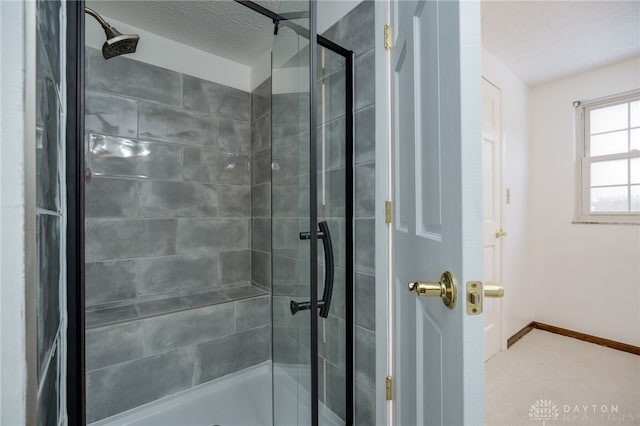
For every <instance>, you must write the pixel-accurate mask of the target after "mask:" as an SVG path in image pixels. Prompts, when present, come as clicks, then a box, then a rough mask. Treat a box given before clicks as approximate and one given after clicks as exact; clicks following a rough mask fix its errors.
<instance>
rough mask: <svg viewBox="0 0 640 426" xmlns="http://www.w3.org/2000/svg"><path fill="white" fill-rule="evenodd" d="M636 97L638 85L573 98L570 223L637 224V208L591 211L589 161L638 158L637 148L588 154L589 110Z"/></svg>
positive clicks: (639, 93) (639, 219) (638, 97)
mask: <svg viewBox="0 0 640 426" xmlns="http://www.w3.org/2000/svg"><path fill="white" fill-rule="evenodd" d="M635 100H640V89H638V90H633V91H629V92H624V93H619V94H616V95H611V96H607V97H603V98H598V99H593V100H588V101H576V102H574V103H573V106H574V107H575V124H576V195H577V196H576V215H575V220H574V221H573V223H593V224H635V225H640V212H633V213H632V212H619V213H617V212H592V211H591V190H590V189H591V167H590V166H591V162H592V161H593V160H598V161H603V160H619V159H629V158H640V151H635V150H634V151H631V152H626V153H622V154H610V155H603V156H598V157H590V156H589V153H590V147H589V140H590V138H589V136H590V133H591V132H590V131H589V129H590V125H589V112H590V111H591V110H593V109H598V108H602V107H605V106H612V105H617V104H621V103H626V102H632V101H635Z"/></svg>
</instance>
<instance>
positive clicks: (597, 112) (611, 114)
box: [590, 104, 629, 135]
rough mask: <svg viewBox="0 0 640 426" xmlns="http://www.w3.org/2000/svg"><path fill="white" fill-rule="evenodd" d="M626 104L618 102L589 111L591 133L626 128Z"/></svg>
mask: <svg viewBox="0 0 640 426" xmlns="http://www.w3.org/2000/svg"><path fill="white" fill-rule="evenodd" d="M628 105H629V104H620V105H613V106H610V107H606V108H600V109H594V110H592V111H591V116H590V122H591V134H592V135H593V134H595V133H601V132H610V131H612V130H620V129H624V128H627V127H628V126H627V124H628V123H629V120H627V118H628V116H627V113H628V110H627V108H628Z"/></svg>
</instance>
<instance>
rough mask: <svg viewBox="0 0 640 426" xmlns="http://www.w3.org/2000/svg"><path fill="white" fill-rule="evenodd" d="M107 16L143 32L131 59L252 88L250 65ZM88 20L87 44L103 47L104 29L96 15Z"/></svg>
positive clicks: (119, 25) (114, 22)
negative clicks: (96, 19) (97, 20)
mask: <svg viewBox="0 0 640 426" xmlns="http://www.w3.org/2000/svg"><path fill="white" fill-rule="evenodd" d="M103 18H104V19H105V20H106V21H107V22H109V23H110V24H111V25H113V26H114V27H116V28H117V29H118V31H120V32H122V33H135V34H139V35H140V41H139V42H138V49H137V50H136V52H135V53H132V54H130V55H127V57H129V58H131V59H135V60H137V61H140V62H145V63H148V64H152V65H156V66H159V67H162V68H166V69H170V70H173V71H177V72H181V73H184V74H188V75H191V76H194V77H199V78H202V79H204V80H208V81H213V82H216V83H219V84H223V85H225V86H229V87H234V88H236V89H240V90H244V91H245V92H249V91H251V68H250V67H248V66H246V65H243V64H239V63H237V62H233V61H230V60H228V59H226V58H222V57H220V56H216V55H212V54H210V53H207V52H204V51H202V50H199V49H196V48H193V47H191V46H187V45H186V44H182V43H178V42H177V41H173V40H170V39H168V38H165V37H162V36H160V35H157V34H154V33H150V32H148V31H145V30H142V29H140V28H136V27H133V26H131V25H129V24H126V23H124V22H120V21H118V20H115V19H112V18H110V17H108V16H103ZM86 20H87V21H86V22H87V24H86V26H85V27H86V30H85V43H86V44H87V46H90V47H93V48H95V49H101V48H102V44H103V43H104V41H105V35H104V31H103V30H102V28H101V27H100V25H99V24H98V22H96V21H95V19H93V18H92V17H90V16H87V17H86Z"/></svg>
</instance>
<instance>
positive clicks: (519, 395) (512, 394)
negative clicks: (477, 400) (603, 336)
mask: <svg viewBox="0 0 640 426" xmlns="http://www.w3.org/2000/svg"><path fill="white" fill-rule="evenodd" d="M485 380H486V383H485V385H486V424H487V425H489V426H516V425H526V426H536V425H542V426H574V425H589V426H593V425H598V426H608V425H629V426H630V425H640V356H638V355H632V354H629V353H626V352H621V351H617V350H614V349H609V348H605V347H603V346H598V345H594V344H592V343H587V342H583V341H580V340H576V339H572V338H569V337H564V336H559V335H557V334H552V333H548V332H545V331H540V330H533V331H531V332H530V333H529V334H527V335H526V336H525V337H523V338H522V339H521V340H520V341H518V342H517V343H515V344H514V345H513V346H512V347H511V348H510V349H509V350H506V351H502V352H499V353H498V354H496V355H495V356H494V357H493V358H491V359H490V360H489V361H487V363H486V379H485Z"/></svg>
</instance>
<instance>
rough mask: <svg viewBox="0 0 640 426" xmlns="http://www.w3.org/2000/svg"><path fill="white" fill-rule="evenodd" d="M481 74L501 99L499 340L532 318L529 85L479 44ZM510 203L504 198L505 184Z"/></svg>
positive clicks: (504, 343) (507, 336) (506, 337)
mask: <svg viewBox="0 0 640 426" xmlns="http://www.w3.org/2000/svg"><path fill="white" fill-rule="evenodd" d="M482 76H483V77H484V78H485V79H487V80H488V81H490V82H491V83H492V84H493V85H494V86H497V87H498V88H499V89H500V93H501V100H502V143H503V191H502V194H503V195H502V197H503V198H502V224H503V228H504V229H505V230H506V231H507V237H506V238H503V239H502V283H501V284H502V285H503V286H504V287H505V297H504V298H503V299H502V343H503V348H506V341H507V339H508V338H509V337H511V336H513V335H514V334H515V333H517V332H518V331H519V330H520V329H522V328H523V327H524V326H525V325H527V324H528V323H530V322H531V321H533V320H534V319H535V318H534V306H533V303H532V300H533V288H532V287H531V286H532V284H533V282H532V281H531V280H530V279H529V264H530V262H529V258H528V247H529V241H530V235H529V234H528V227H527V223H528V221H529V198H528V194H527V193H528V185H529V173H530V171H529V166H528V156H529V124H528V123H529V117H528V115H529V88H528V87H527V85H525V84H524V83H523V82H522V81H521V80H520V79H519V78H518V77H517V76H516V75H515V74H513V73H512V72H511V71H509V70H508V69H507V68H506V67H505V66H504V65H503V64H502V63H501V62H500V61H499V60H498V59H497V58H496V57H495V56H493V55H492V54H491V53H490V52H489V51H488V50H487V49H484V48H483V49H482ZM506 188H509V189H510V191H511V203H510V204H506V203H505V196H504V193H505V189H506Z"/></svg>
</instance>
